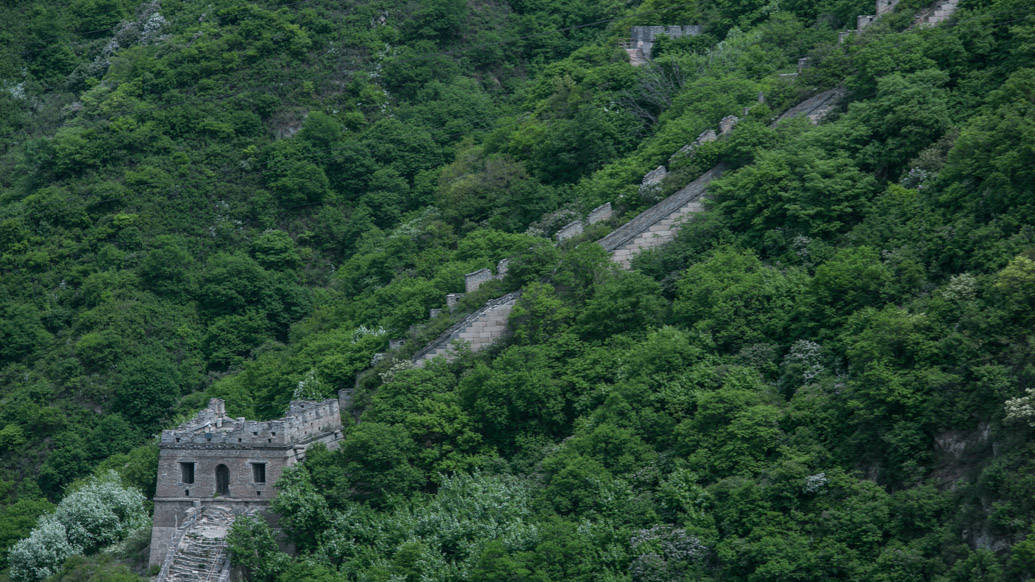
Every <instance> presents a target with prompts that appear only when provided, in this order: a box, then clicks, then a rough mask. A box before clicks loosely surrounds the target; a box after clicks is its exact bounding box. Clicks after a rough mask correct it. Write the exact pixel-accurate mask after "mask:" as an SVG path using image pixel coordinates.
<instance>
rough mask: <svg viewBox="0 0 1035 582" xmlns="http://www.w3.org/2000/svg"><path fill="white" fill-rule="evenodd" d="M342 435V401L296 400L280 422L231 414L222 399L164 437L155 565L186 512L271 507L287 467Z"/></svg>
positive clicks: (331, 445)
mask: <svg viewBox="0 0 1035 582" xmlns="http://www.w3.org/2000/svg"><path fill="white" fill-rule="evenodd" d="M341 431H342V424H341V414H340V411H339V405H338V400H337V399H331V400H324V401H312V400H295V401H292V402H291V404H290V407H289V409H288V413H287V414H286V415H285V416H284V417H283V418H280V419H277V420H271V421H254V420H245V419H244V418H230V417H228V416H226V408H225V405H224V403H223V401H222V400H219V399H217V398H213V399H212V400H211V401H210V402H209V405H208V407H207V408H205V409H204V410H202V411H201V412H199V413H198V414H197V415H196V416H195V417H194V418H192V419H191V420H189V421H187V422H186V423H184V424H182V425H180V426H179V427H177V428H175V429H172V430H164V431H162V436H161V440H160V442H159V445H158V447H159V452H158V480H157V487H156V489H155V497H154V505H155V513H154V523H153V527H152V530H151V556H150V564H152V565H154V564H162V563H163V562H164V561H165V557H166V554H168V552H169V550H170V549H171V546H172V544H173V542H174V541H175V540H176V539H177V530H178V529H179V528H180V526H181V525H182V524H183V523H184V520H185V519H186V518H187V516H188V512H189V511H198V510H200V509H203V508H205V507H206V506H209V505H218V506H220V507H224V508H227V510H228V511H230V512H232V513H233V514H244V513H254V512H256V511H262V510H264V509H266V508H267V507H268V506H269V503H270V500H271V499H272V498H273V497H274V496H275V495H276V489H275V487H274V485H275V484H276V482H277V479H279V478H280V475H281V473H282V472H283V471H284V469H286V468H287V467H290V466H292V465H294V464H296V463H298V462H300V461H302V460H303V459H304V458H305V452H306V449H308V448H309V447H310V446H312V445H313V444H315V443H323V444H325V445H326V446H327V447H328V448H335V447H337V443H338V441H339V440H341ZM181 535H182V532H181Z"/></svg>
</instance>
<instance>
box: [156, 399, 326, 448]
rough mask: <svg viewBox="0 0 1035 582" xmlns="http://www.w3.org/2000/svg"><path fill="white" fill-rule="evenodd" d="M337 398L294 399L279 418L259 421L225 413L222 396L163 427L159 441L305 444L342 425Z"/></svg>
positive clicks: (260, 445)
mask: <svg viewBox="0 0 1035 582" xmlns="http://www.w3.org/2000/svg"><path fill="white" fill-rule="evenodd" d="M340 418H341V417H340V414H339V410H338V401H337V399H330V400H324V401H313V400H295V401H292V402H291V404H290V407H289V408H288V413H287V414H286V415H284V417H283V418H279V419H277V420H268V421H259V420H245V419H244V418H230V417H228V416H226V408H225V405H224V403H223V401H222V400H219V399H218V398H213V399H212V400H211V401H210V402H209V405H208V407H206V408H205V409H203V410H202V411H200V412H198V414H197V415H195V416H194V418H192V419H191V420H189V421H187V422H185V423H183V424H182V425H180V426H179V427H177V428H175V429H172V430H163V431H162V436H161V441H160V445H161V446H162V447H174V448H235V447H239V448H249V449H253V448H285V447H291V446H295V445H297V444H304V443H306V442H309V441H311V440H313V439H314V438H317V437H319V436H321V435H324V434H327V433H328V432H333V431H334V430H336V429H340V428H341V420H340Z"/></svg>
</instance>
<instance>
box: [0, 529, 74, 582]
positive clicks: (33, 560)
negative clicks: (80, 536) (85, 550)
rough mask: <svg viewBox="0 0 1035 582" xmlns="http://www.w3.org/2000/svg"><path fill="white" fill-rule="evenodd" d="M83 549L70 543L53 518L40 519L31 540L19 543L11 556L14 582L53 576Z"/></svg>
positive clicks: (31, 580) (30, 581) (12, 549)
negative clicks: (67, 560) (62, 565)
mask: <svg viewBox="0 0 1035 582" xmlns="http://www.w3.org/2000/svg"><path fill="white" fill-rule="evenodd" d="M80 552H82V548H79V547H76V546H73V545H72V544H71V543H69V541H68V533H67V532H66V531H65V526H63V525H61V522H59V521H58V520H56V519H54V517H53V516H52V515H45V516H43V517H41V518H40V520H39V522H37V523H36V527H35V528H33V530H32V533H30V534H29V537H27V538H25V539H23V540H21V541H19V542H18V543H16V544H15V545H14V546H13V547H12V548H11V550H10V553H9V554H8V558H7V559H8V563H9V564H10V566H11V569H10V576H11V580H13V581H14V582H35V581H36V580H42V579H44V578H47V577H49V576H51V575H53V574H54V573H55V572H57V570H58V568H60V567H61V564H63V563H64V562H65V560H66V559H68V558H69V557H71V556H74V555H76V554H78V553H80Z"/></svg>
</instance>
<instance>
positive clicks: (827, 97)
mask: <svg viewBox="0 0 1035 582" xmlns="http://www.w3.org/2000/svg"><path fill="white" fill-rule="evenodd" d="M844 95H845V92H844V90H843V89H840V88H838V89H831V90H829V91H824V92H822V93H819V94H817V95H814V96H812V97H810V98H808V99H806V100H805V101H802V102H801V103H799V104H798V105H796V106H794V107H792V108H791V109H789V110H787V112H786V113H784V114H783V115H781V116H780V117H779V118H778V119H777V120H776V121H774V122H773V125H776V124H777V123H780V122H781V121H784V120H786V119H790V118H792V117H798V116H806V117H808V119H809V121H810V122H812V123H813V124H818V123H820V122H821V121H823V119H824V118H825V117H826V116H827V115H829V114H830V112H831V111H833V109H834V108H835V107H836V106H837V105H838V104H839V103H840V101H841V99H842V98H843V97H844ZM736 123H737V118H736V117H733V116H730V117H726V118H724V119H723V120H722V121H721V122H720V124H719V125H720V133H721V135H727V134H729V133H730V132H731V131H732V130H733V127H734V126H735V125H736ZM702 135H704V134H702ZM713 135H714V134H713ZM700 139H701V138H699V141H700ZM713 139H714V138H713ZM709 141H710V140H709ZM723 170H725V166H723V165H722V164H719V165H717V166H715V167H714V168H712V169H710V170H708V171H707V172H705V173H704V174H702V175H701V176H699V177H698V178H697V179H696V180H694V181H693V182H691V183H690V184H687V185H686V186H684V187H683V188H681V189H680V190H679V191H677V192H676V193H675V194H672V195H671V196H669V197H668V198H666V199H664V200H662V201H661V202H659V203H657V204H655V205H654V206H652V207H650V208H648V209H647V210H645V211H643V212H641V213H640V214H639V215H637V216H636V217H635V218H633V219H632V220H630V221H629V222H627V223H625V224H623V225H622V226H620V227H618V228H616V229H615V230H614V231H612V232H611V233H610V234H608V235H607V236H605V237H604V238H602V239H600V240H599V241H597V242H598V244H600V246H602V247H604V250H606V251H608V253H610V255H611V260H612V261H614V262H615V263H617V264H618V265H619V266H621V267H622V268H624V269H629V268H631V265H632V260H633V259H634V258H635V257H636V256H637V255H639V254H640V253H642V252H643V251H645V250H648V249H653V248H657V247H660V246H662V245H664V244H666V243H668V242H671V241H672V240H673V239H674V238H675V237H676V233H677V232H678V231H679V228H680V227H681V226H682V225H683V223H684V222H685V221H686V220H688V219H689V218H690V217H691V216H692V215H694V214H696V213H698V212H701V211H702V210H704V202H703V200H704V196H705V194H706V193H707V189H708V184H710V183H711V182H712V180H714V179H716V178H718V177H719V176H721V175H722V172H723ZM653 172H660V174H661V175H662V176H663V175H664V173H665V170H664V168H663V167H662V168H658V169H656V170H654V171H653ZM603 208H604V207H601V208H599V209H597V210H594V211H593V213H597V212H598V211H601V209H603ZM606 210H607V216H608V217H610V212H611V209H610V206H607V208H606ZM593 213H591V215H592V214H593ZM589 222H592V220H590V221H589ZM579 232H580V233H581V229H579ZM558 238H559V239H562V238H563V237H558ZM476 274H477V273H472V274H471V275H476ZM489 275H491V273H490V274H489ZM483 278H485V276H484V275H483V276H482V277H479V278H478V280H481V279H483ZM520 295H521V292H520V291H515V292H513V293H510V294H507V295H504V296H503V297H498V298H496V299H493V300H491V301H489V302H488V303H486V304H485V305H483V306H482V307H481V308H480V309H479V310H478V311H475V312H474V313H472V314H471V315H469V316H467V317H466V318H464V319H463V320H462V321H460V322H459V323H457V324H456V325H454V326H453V327H451V328H449V329H448V330H447V331H446V332H445V333H443V334H442V335H440V336H439V337H438V339H436V340H435V341H433V342H432V343H430V344H428V345H427V346H425V347H424V349H422V350H420V351H419V352H417V353H416V354H415V355H414V356H413V357H412V358H411V360H410V361H411V362H412V363H413V364H414V365H415V366H417V367H421V366H423V365H424V364H426V363H427V362H429V361H430V360H432V359H433V358H435V357H437V356H444V357H445V358H446V359H448V360H451V359H453V358H455V357H456V348H455V345H456V343H455V342H457V341H459V342H466V343H467V344H468V345H469V347H470V350H471V351H472V352H477V351H479V350H481V349H483V348H485V347H488V346H490V345H492V344H493V343H495V342H496V341H497V340H499V339H500V338H502V337H503V336H505V335H506V334H507V319H508V317H509V316H510V312H511V310H512V309H513V308H514V305H515V304H516V303H517V300H518V298H519V297H520Z"/></svg>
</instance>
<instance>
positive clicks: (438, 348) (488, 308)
mask: <svg viewBox="0 0 1035 582" xmlns="http://www.w3.org/2000/svg"><path fill="white" fill-rule="evenodd" d="M520 295H521V293H520V292H519V291H515V292H514V293H509V294H507V295H504V296H503V297H498V298H496V299H493V300H492V301H489V302H488V303H486V304H485V305H483V306H482V307H481V309H479V310H478V311H475V312H474V313H472V314H471V315H468V316H467V317H465V318H464V319H463V320H462V321H461V322H459V323H457V324H456V325H454V326H453V327H451V328H449V329H448V330H447V331H446V332H445V333H443V334H442V335H441V336H439V338H438V339H437V340H435V341H434V342H432V343H430V344H428V345H427V346H426V347H425V348H424V349H422V350H421V351H419V352H417V353H416V354H415V355H414V356H413V358H412V359H411V361H412V362H413V364H414V365H415V366H417V367H421V366H423V365H424V364H426V363H427V362H428V361H430V360H431V359H433V358H435V357H436V356H445V357H446V359H452V358H453V357H455V355H456V349H455V347H454V342H456V341H460V342H466V343H467V344H468V346H469V347H470V349H471V351H472V352H477V351H478V350H481V349H482V348H485V347H487V346H490V345H492V344H493V343H495V342H496V340H498V339H500V338H501V337H503V336H504V334H506V332H507V318H509V317H510V311H511V310H512V309H514V305H515V304H516V303H517V300H518V297H520Z"/></svg>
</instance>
